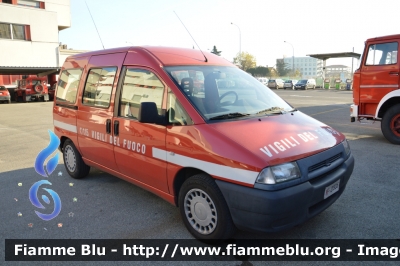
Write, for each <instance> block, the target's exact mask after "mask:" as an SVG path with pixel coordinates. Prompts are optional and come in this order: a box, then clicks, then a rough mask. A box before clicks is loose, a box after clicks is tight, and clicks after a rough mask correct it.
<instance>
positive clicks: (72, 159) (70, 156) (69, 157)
mask: <svg viewBox="0 0 400 266" xmlns="http://www.w3.org/2000/svg"><path fill="white" fill-rule="evenodd" d="M64 154H65V155H64V162H65V165H66V167H67V169H68V171H70V172H71V173H73V172H75V169H76V156H75V152H74V150H73V149H72V147H71V146H67V147H65V151H64Z"/></svg>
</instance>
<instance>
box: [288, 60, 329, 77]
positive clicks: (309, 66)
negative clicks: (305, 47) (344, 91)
mask: <svg viewBox="0 0 400 266" xmlns="http://www.w3.org/2000/svg"><path fill="white" fill-rule="evenodd" d="M283 61H284V63H285V65H286V68H287V69H290V70H292V68H293V66H294V70H295V71H296V70H298V71H299V72H300V76H301V77H302V78H304V79H306V78H317V77H322V60H319V59H316V58H312V57H308V56H304V57H294V64H293V57H284V58H283Z"/></svg>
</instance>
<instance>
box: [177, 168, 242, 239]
mask: <svg viewBox="0 0 400 266" xmlns="http://www.w3.org/2000/svg"><path fill="white" fill-rule="evenodd" d="M179 210H180V212H181V216H182V219H183V222H184V224H185V226H186V228H187V229H188V231H189V232H190V233H191V234H192V235H193V236H194V237H195V238H197V239H199V240H202V241H208V240H219V239H228V238H230V237H231V236H232V235H233V234H234V233H235V231H236V227H235V225H234V224H233V221H232V217H231V214H230V212H229V208H228V205H227V204H226V201H225V198H224V196H223V195H222V193H221V191H220V190H219V188H218V186H217V184H216V183H215V181H214V179H212V178H211V177H210V176H208V175H206V174H198V175H194V176H192V177H190V178H189V179H187V180H186V181H185V183H183V185H182V188H181V190H180V191H179Z"/></svg>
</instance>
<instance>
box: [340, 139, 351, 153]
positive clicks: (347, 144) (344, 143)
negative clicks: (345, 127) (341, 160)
mask: <svg viewBox="0 0 400 266" xmlns="http://www.w3.org/2000/svg"><path fill="white" fill-rule="evenodd" d="M342 143H343V146H344V151H345V152H346V155H349V154H350V144H349V141H348V140H347V139H345V140H344V141H343V142H342Z"/></svg>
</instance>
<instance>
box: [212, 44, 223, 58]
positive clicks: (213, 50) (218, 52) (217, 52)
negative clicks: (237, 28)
mask: <svg viewBox="0 0 400 266" xmlns="http://www.w3.org/2000/svg"><path fill="white" fill-rule="evenodd" d="M211 53H213V54H216V55H218V56H221V51H218V50H217V47H215V45H214V47H213V49H212V50H211Z"/></svg>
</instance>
